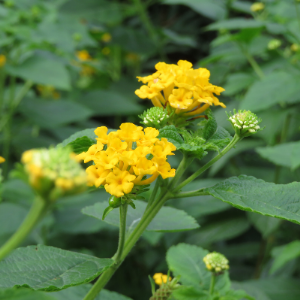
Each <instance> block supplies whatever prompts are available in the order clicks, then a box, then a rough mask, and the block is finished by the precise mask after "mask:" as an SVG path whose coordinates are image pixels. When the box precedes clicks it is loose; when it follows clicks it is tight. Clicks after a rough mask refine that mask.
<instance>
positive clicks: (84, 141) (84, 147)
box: [69, 136, 95, 154]
mask: <svg viewBox="0 0 300 300" xmlns="http://www.w3.org/2000/svg"><path fill="white" fill-rule="evenodd" d="M94 144H95V142H94V141H93V140H91V139H90V138H88V137H87V136H83V137H81V138H77V139H76V140H75V141H73V142H71V143H70V144H69V145H70V146H71V147H72V149H73V152H74V153H76V154H79V153H81V152H86V151H88V150H89V148H90V147H91V146H92V145H94Z"/></svg>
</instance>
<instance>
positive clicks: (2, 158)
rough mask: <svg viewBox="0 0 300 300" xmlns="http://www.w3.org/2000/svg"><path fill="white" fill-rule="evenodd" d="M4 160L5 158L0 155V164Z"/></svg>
mask: <svg viewBox="0 0 300 300" xmlns="http://www.w3.org/2000/svg"><path fill="white" fill-rule="evenodd" d="M4 162H5V158H4V157H2V156H0V164H2V163H4Z"/></svg>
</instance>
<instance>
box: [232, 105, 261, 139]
mask: <svg viewBox="0 0 300 300" xmlns="http://www.w3.org/2000/svg"><path fill="white" fill-rule="evenodd" d="M228 117H229V121H230V122H231V124H232V126H233V128H234V130H235V132H236V134H237V135H238V136H240V137H247V136H250V135H252V134H255V133H256V132H257V131H260V130H262V129H261V128H260V126H259V125H258V124H259V123H260V122H261V121H262V120H261V119H259V118H258V117H257V116H256V114H254V113H252V112H251V111H249V110H243V111H242V110H239V111H238V112H236V110H234V115H231V114H230V115H228Z"/></svg>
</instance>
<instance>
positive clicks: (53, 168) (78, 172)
mask: <svg viewBox="0 0 300 300" xmlns="http://www.w3.org/2000/svg"><path fill="white" fill-rule="evenodd" d="M21 161H22V163H23V164H24V169H25V172H26V173H27V175H28V180H29V183H30V185H31V186H32V187H33V188H34V189H35V190H36V191H37V192H39V193H41V194H42V195H44V196H45V197H49V199H51V200H55V199H56V198H58V197H60V196H63V195H65V194H74V193H78V192H81V191H83V190H84V189H85V188H86V185H87V183H88V176H87V174H86V172H85V171H84V170H83V169H82V167H81V165H80V164H79V163H78V161H77V157H76V155H75V154H74V153H72V152H71V150H70V149H69V148H59V147H58V148H53V149H33V150H28V151H25V152H24V153H23V155H22V159H21Z"/></svg>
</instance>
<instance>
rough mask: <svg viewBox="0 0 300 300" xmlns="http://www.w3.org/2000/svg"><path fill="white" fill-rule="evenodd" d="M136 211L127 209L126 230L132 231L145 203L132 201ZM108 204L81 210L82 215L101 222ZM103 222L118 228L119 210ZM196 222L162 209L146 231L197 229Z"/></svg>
mask: <svg viewBox="0 0 300 300" xmlns="http://www.w3.org/2000/svg"><path fill="white" fill-rule="evenodd" d="M134 203H135V205H136V209H133V208H131V207H128V212H127V220H126V227H127V229H128V230H132V229H133V228H134V227H135V226H136V225H137V224H138V222H139V221H140V219H141V217H142V215H143V213H144V211H145V209H146V206H147V203H146V202H143V201H138V200H135V201H134ZM107 205H108V203H105V202H103V203H96V204H95V205H93V206H88V207H86V208H84V209H83V210H82V213H84V214H86V215H88V216H92V217H94V218H97V219H99V220H102V215H103V212H104V210H105V209H106V207H107ZM104 222H107V223H109V224H111V225H114V226H119V210H118V209H114V210H113V211H111V212H110V213H109V214H108V215H107V216H106V218H105V220H104ZM198 227H199V225H198V224H197V222H196V220H195V219H194V218H193V217H191V216H189V215H188V214H187V213H186V212H184V211H182V210H178V209H175V208H172V207H166V206H165V207H162V209H161V210H160V211H159V212H158V214H157V215H156V217H155V218H154V219H153V220H152V222H151V223H150V224H149V225H148V227H147V229H146V230H148V231H161V232H165V231H169V232H175V231H185V230H191V229H195V228H198Z"/></svg>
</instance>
